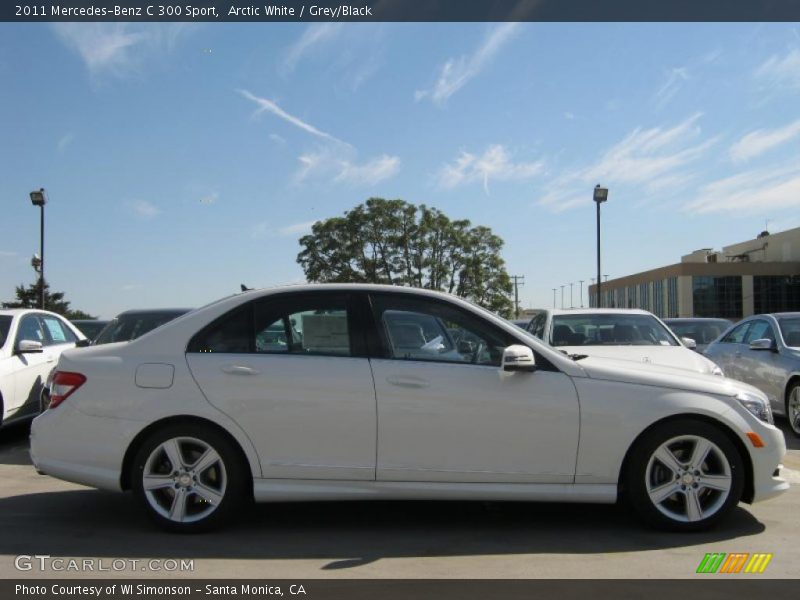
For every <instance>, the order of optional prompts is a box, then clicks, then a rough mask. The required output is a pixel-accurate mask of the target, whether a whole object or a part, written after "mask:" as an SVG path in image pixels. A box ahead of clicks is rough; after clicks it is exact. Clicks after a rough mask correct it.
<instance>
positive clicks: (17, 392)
mask: <svg viewBox="0 0 800 600" xmlns="http://www.w3.org/2000/svg"><path fill="white" fill-rule="evenodd" d="M83 339H86V338H85V337H84V335H83V334H82V333H81V332H80V331H79V330H78V329H77V328H76V327H75V326H74V325H72V324H71V323H70V322H69V321H67V320H66V319H64V318H63V317H61V316H59V315H57V314H55V313H51V312H47V311H44V310H31V309H22V308H15V309H7V310H0V426H1V425H4V424H6V423H10V422H12V421H17V420H21V419H24V418H26V417H27V418H30V417H33V416H35V415H37V414H38V413H39V412H40V410H41V407H42V404H43V400H42V393H43V392H45V389H46V386H45V383H46V382H47V378H48V376H49V375H50V373H51V372H52V370H53V369H54V368H55V366H56V363H57V362H58V357H59V356H60V355H61V353H62V352H63V351H64V350H66V349H67V348H74V347H75V345H76V343H77V342H78V341H80V340H83Z"/></svg>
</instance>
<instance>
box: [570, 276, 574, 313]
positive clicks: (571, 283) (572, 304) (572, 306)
mask: <svg viewBox="0 0 800 600" xmlns="http://www.w3.org/2000/svg"><path fill="white" fill-rule="evenodd" d="M573 285H575V284H574V282H572V281H570V282H569V307H570V308H575V303H574V302H573V301H572V286H573Z"/></svg>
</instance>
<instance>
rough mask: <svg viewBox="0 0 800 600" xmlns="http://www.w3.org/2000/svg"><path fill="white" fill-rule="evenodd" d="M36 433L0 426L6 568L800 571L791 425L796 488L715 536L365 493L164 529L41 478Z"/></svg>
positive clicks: (603, 510)
mask: <svg viewBox="0 0 800 600" xmlns="http://www.w3.org/2000/svg"><path fill="white" fill-rule="evenodd" d="M778 424H779V425H780V426H781V427H782V428H783V429H784V431H785V432H786V431H788V427H787V425H786V423H785V422H783V421H779V423H778ZM28 433H29V427H28V426H27V425H17V426H10V427H8V428H5V429H2V430H0V481H2V485H1V486H0V532H2V534H0V578H20V577H22V578H26V577H30V578H31V579H39V578H43V577H59V578H60V577H65V576H66V577H98V576H101V577H113V576H119V577H159V578H164V577H165V576H169V577H196V578H221V577H234V578H239V577H241V578H259V579H260V578H309V579H310V578H328V577H330V578H334V577H345V578H451V577H452V578H691V577H709V576H708V575H696V574H695V571H696V569H697V566H698V565H699V563H700V561H701V560H702V559H703V557H704V555H705V553H707V552H726V553H732V552H749V553H754V552H764V553H772V554H773V555H774V557H773V559H772V561H771V562H770V564H769V566H768V568H767V570H766V571H765V573H764V574H763V575H757V576H756V577H772V578H787V577H789V578H796V577H798V576H800V568H798V565H800V544H799V543H798V540H800V519H799V518H798V514H800V440H798V439H797V438H795V437H793V436H792V435H791V433H787V434H786V437H787V445H788V447H789V451H788V454H787V457H786V460H785V466H786V467H787V471H786V475H787V477H788V478H789V479H790V481H791V482H792V487H791V489H790V490H789V492H787V493H786V494H784V495H782V496H781V497H779V498H777V499H774V500H771V501H768V502H765V503H760V504H757V505H755V506H746V505H741V506H740V507H739V508H738V509H737V510H736V511H735V513H734V514H733V516H732V518H731V519H730V520H728V521H727V522H725V523H724V524H723V525H722V526H721V527H720V528H718V529H716V530H714V531H711V532H706V533H700V534H688V535H687V534H680V535H679V534H668V533H663V532H657V531H652V530H648V529H645V528H643V527H642V526H640V525H639V523H638V522H637V521H635V520H634V519H633V518H632V517H631V516H630V515H628V514H626V513H625V512H624V510H623V509H620V508H618V507H615V506H592V505H553V504H534V503H475V502H473V503H468V502H374V503H361V502H356V503H307V504H300V503H298V504H262V505H258V506H256V507H254V508H253V509H251V510H250V511H249V512H248V514H247V515H246V516H245V517H244V518H243V519H242V520H241V521H240V522H239V523H238V524H237V525H235V526H233V527H231V528H228V529H226V530H224V531H220V532H215V533H211V534H204V535H194V536H185V535H170V534H166V533H162V532H160V531H158V530H156V529H155V528H154V527H153V526H151V524H150V523H149V521H148V520H147V519H146V518H145V516H144V514H143V513H142V512H141V511H140V510H139V508H138V507H137V506H136V505H135V503H134V501H133V498H132V497H131V495H130V494H113V493H106V492H100V491H97V490H93V489H89V488H85V487H82V486H79V485H73V484H69V483H65V482H62V481H58V480H56V479H52V478H50V477H47V476H42V475H38V474H37V473H36V472H35V471H34V469H33V467H32V466H31V464H30V460H29V458H28ZM20 555H50V556H51V557H61V558H67V559H69V558H76V559H79V560H80V561H81V562H82V561H83V560H84V559H93V561H92V562H91V564H92V565H93V568H94V569H95V570H86V571H74V570H55V569H53V568H52V565H50V564H48V565H47V568H46V569H45V570H44V571H41V570H40V569H39V566H38V563H36V561H35V560H33V561H27V562H26V561H23V562H22V563H20V561H19V560H18V559H16V557H18V556H20ZM152 559H157V560H159V561H160V562H159V563H158V564H157V565H156V566H155V567H154V566H153V565H152V564H150V563H149V561H150V560H152ZM169 559H177V560H178V561H180V559H193V569H192V570H188V569H187V570H184V571H180V570H177V571H173V570H170V571H169V572H166V570H167V569H170V568H172V567H174V565H173V564H172V563H169V562H168V560H169ZM115 561H116V562H115ZM134 561H136V562H134ZM31 562H33V563H34V564H33V565H32V568H31V570H29V571H20V570H18V569H17V566H16V565H17V564H21V565H23V566H24V565H25V564H30V563H31ZM40 562H41V561H40ZM123 563H124V567H123ZM69 564H70V563H69V562H65V563H63V564H62V563H59V566H60V567H61V568H62V569H66V568H69ZM117 567H120V568H119V569H117ZM102 568H105V569H108V570H105V571H101V572H98V570H99V569H102ZM158 568H160V569H161V570H153V569H158ZM743 576H744V575H742V574H740V575H729V576H728V577H743ZM748 577H754V576H753V575H748Z"/></svg>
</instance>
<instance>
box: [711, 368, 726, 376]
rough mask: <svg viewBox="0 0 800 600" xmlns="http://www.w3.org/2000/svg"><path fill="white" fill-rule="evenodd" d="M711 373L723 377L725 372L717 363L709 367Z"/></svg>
mask: <svg viewBox="0 0 800 600" xmlns="http://www.w3.org/2000/svg"><path fill="white" fill-rule="evenodd" d="M711 374H712V375H719V376H720V377H725V373H724V372H723V371H722V369H720V368H719V367H718V366H717V365H714V368H713V369H711Z"/></svg>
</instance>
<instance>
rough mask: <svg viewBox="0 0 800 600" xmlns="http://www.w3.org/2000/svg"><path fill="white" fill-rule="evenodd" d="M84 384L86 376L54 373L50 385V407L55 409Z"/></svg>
mask: <svg viewBox="0 0 800 600" xmlns="http://www.w3.org/2000/svg"><path fill="white" fill-rule="evenodd" d="M84 383H86V376H85V375H81V374H80V373H69V372H68V371H56V372H55V374H54V375H53V381H52V382H51V383H50V406H48V408H55V407H56V406H58V405H59V404H61V403H62V402H63V401H64V400H66V399H67V398H69V396H70V394H72V392H74V391H75V390H77V389H78V388H79V387H81V386H82V385H83V384H84Z"/></svg>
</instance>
